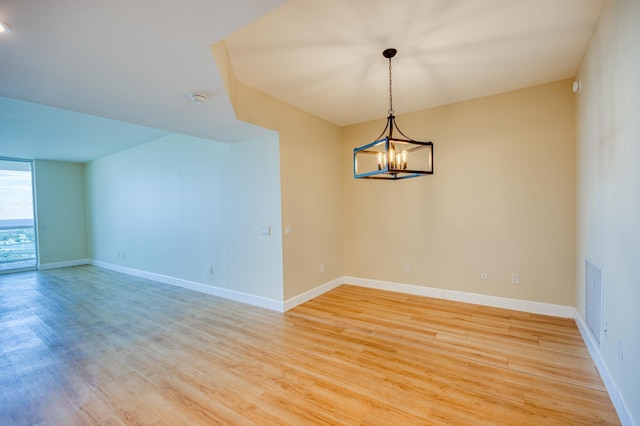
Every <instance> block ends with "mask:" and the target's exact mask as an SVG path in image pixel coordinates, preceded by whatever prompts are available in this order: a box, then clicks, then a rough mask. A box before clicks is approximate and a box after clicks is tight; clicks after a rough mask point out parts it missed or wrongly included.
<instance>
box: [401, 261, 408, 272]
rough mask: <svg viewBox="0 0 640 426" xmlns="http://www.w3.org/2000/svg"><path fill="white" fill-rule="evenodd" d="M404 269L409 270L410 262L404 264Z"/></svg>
mask: <svg viewBox="0 0 640 426" xmlns="http://www.w3.org/2000/svg"><path fill="white" fill-rule="evenodd" d="M402 270H403V271H404V272H409V264H408V263H405V264H404V265H403V266H402Z"/></svg>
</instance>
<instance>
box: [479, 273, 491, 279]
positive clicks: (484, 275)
mask: <svg viewBox="0 0 640 426" xmlns="http://www.w3.org/2000/svg"><path fill="white" fill-rule="evenodd" d="M488 278H489V273H488V272H487V271H482V272H480V279H481V280H482V281H486V280H487V279H488Z"/></svg>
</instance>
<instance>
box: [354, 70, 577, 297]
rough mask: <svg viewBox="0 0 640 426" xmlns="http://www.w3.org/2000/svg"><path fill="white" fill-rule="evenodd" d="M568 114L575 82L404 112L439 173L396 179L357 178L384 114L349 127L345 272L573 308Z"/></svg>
mask: <svg viewBox="0 0 640 426" xmlns="http://www.w3.org/2000/svg"><path fill="white" fill-rule="evenodd" d="M573 119H574V95H573V93H572V91H571V81H560V82H556V83H552V84H547V85H543V86H538V87H532V88H527V89H523V90H518V91H514V92H510V93H505V94H501V95H496V96H491V97H486V98H481V99H476V100H471V101H467V102H461V103H457V104H453V105H448V106H444V107H440V108H435V109H430V110H425V111H420V112H416V113H412V114H406V115H401V116H399V117H398V118H397V122H398V125H399V126H400V129H401V130H402V131H403V132H404V133H405V134H407V135H408V136H411V137H413V138H416V139H418V140H432V141H433V142H434V158H435V161H434V167H435V174H434V175H433V176H427V177H421V178H416V179H409V180H405V181H396V182H389V181H376V180H364V179H359V180H355V179H353V170H352V162H351V159H352V151H353V148H355V147H356V146H359V145H363V144H364V143H366V142H370V141H371V140H372V138H375V137H376V136H378V135H379V134H380V132H381V131H382V128H383V127H384V119H380V120H376V121H374V122H368V123H363V124H358V125H354V126H349V127H346V128H344V129H343V134H342V135H343V151H342V158H343V168H342V178H343V185H344V212H345V213H346V214H345V216H344V219H343V220H344V265H345V275H347V276H353V277H359V278H370V279H378V280H385V281H391V282H399V283H407V284H415V285H421V286H428V287H436V288H442V289H450V290H458V291H464V292H472V293H481V294H487V295H493V296H502V297H510V298H516V299H524V300H530V301H538V302H547V303H554V304H561V305H573V302H574V294H573V293H574V290H573V282H574V279H575V277H574V267H573V264H574V261H575V259H574V256H575V243H574V240H575V221H574V215H575V207H574V204H575V201H574V200H575V197H574V193H575V184H574V124H573ZM404 264H409V270H410V271H409V272H408V273H406V272H403V265H404ZM481 271H487V272H488V280H487V281H481V280H480V272H481ZM512 273H518V274H519V276H520V283H519V284H511V274H512Z"/></svg>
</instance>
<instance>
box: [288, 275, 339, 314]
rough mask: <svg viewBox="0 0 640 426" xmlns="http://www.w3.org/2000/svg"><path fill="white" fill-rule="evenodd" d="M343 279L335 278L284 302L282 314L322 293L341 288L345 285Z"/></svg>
mask: <svg viewBox="0 0 640 426" xmlns="http://www.w3.org/2000/svg"><path fill="white" fill-rule="evenodd" d="M344 279H345V277H340V278H336V279H335V280H332V281H329V282H327V283H324V284H321V285H319V286H318V287H314V288H312V289H311V290H309V291H306V292H304V293H302V294H299V295H297V296H294V297H292V298H290V299H287V300H285V302H284V312H286V311H288V310H289V309H293V308H295V307H296V306H298V305H301V304H303V303H304V302H308V301H309V300H311V299H313V298H315V297H318V296H320V295H321V294H323V293H326V292H328V291H331V290H333V289H334V288H336V287H339V286H341V285H342V284H344V283H345V281H344Z"/></svg>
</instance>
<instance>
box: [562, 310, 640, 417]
mask: <svg viewBox="0 0 640 426" xmlns="http://www.w3.org/2000/svg"><path fill="white" fill-rule="evenodd" d="M573 312H574V316H573V317H574V319H575V321H576V324H577V325H578V330H580V334H582V339H583V340H584V342H585V344H586V345H587V349H589V353H590V354H591V358H592V359H593V362H594V363H595V364H596V368H597V369H598V372H599V373H600V377H602V381H603V382H604V386H605V387H606V388H607V392H608V393H609V398H611V402H612V403H613V406H614V407H615V409H616V412H617V413H618V417H620V422H621V423H622V425H623V426H636V422H635V421H634V419H633V417H632V416H631V412H630V411H629V407H627V404H626V402H625V400H624V396H623V395H622V393H621V392H620V389H619V388H618V385H617V383H616V381H615V380H614V379H613V376H612V375H611V372H610V371H609V368H608V367H607V364H606V363H605V361H604V358H603V357H602V354H601V353H600V346H599V344H598V342H596V339H595V337H594V336H593V334H592V333H591V331H589V328H588V326H587V324H586V323H585V321H584V319H583V318H582V316H580V313H579V312H578V311H577V310H576V309H574V311H573Z"/></svg>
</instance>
